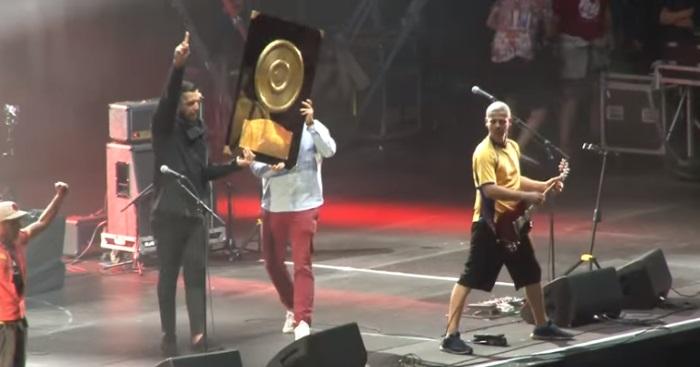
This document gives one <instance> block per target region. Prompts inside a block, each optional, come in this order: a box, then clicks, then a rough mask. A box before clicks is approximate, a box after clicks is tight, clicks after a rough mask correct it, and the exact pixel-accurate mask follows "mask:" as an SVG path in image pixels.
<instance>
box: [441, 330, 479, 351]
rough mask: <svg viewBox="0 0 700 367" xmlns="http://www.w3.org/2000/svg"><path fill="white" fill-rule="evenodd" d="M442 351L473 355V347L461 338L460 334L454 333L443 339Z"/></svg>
mask: <svg viewBox="0 0 700 367" xmlns="http://www.w3.org/2000/svg"><path fill="white" fill-rule="evenodd" d="M440 350H441V351H443V352H447V353H452V354H472V352H473V350H472V347H470V346H468V345H467V343H465V342H464V340H462V338H460V337H459V332H457V331H456V332H454V333H452V334H449V335H448V336H446V337H444V338H443V339H442V343H440Z"/></svg>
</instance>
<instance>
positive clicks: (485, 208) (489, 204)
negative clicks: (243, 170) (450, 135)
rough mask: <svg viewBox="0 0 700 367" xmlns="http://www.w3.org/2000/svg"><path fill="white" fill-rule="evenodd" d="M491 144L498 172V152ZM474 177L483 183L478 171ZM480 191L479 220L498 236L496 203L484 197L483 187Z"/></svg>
mask: <svg viewBox="0 0 700 367" xmlns="http://www.w3.org/2000/svg"><path fill="white" fill-rule="evenodd" d="M489 144H491V146H492V147H493V148H494V151H496V166H495V167H494V170H495V171H496V172H498V163H499V155H498V151H497V150H495V147H494V144H493V142H492V141H491V139H489ZM506 144H508V141H506ZM473 175H474V180H475V181H476V182H479V183H481V180H479V179H477V175H476V170H474V171H473ZM478 191H479V195H480V196H481V208H480V210H479V218H481V219H482V220H484V222H486V225H488V227H489V228H491V231H493V234H494V235H496V236H498V233H497V232H496V201H495V200H493V199H489V198H487V197H486V195H484V190H483V186H482V185H479V188H478Z"/></svg>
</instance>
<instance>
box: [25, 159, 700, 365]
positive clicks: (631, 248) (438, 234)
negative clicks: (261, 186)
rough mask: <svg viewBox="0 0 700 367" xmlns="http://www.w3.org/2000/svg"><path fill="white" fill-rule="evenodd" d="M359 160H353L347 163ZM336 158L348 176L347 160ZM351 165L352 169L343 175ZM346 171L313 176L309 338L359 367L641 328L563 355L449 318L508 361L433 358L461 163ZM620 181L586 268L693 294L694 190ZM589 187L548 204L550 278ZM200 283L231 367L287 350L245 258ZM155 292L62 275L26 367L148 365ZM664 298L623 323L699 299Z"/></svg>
mask: <svg viewBox="0 0 700 367" xmlns="http://www.w3.org/2000/svg"><path fill="white" fill-rule="evenodd" d="M373 154H375V153H372V152H369V153H359V154H357V155H355V156H354V157H353V158H352V159H353V162H354V159H358V156H359V157H360V158H362V157H365V156H369V157H370V158H371V156H372V155H373ZM383 154H385V153H383ZM339 159H340V160H343V159H346V160H347V161H348V162H349V161H350V158H349V157H347V158H343V157H340V158H339ZM364 162H367V161H364ZM593 163H595V161H594V162H593ZM353 164H354V165H356V166H355V169H351V168H352V165H353ZM359 165H361V163H348V164H345V165H344V167H343V169H342V170H341V169H339V168H333V165H332V164H328V165H326V167H327V168H326V167H324V169H326V172H325V177H326V186H325V190H326V193H327V195H328V202H327V205H326V206H325V207H324V209H323V211H322V214H321V225H320V232H319V234H318V236H317V239H316V243H315V248H316V254H315V266H316V268H315V272H316V301H315V314H314V320H313V329H314V330H316V331H318V330H323V329H327V328H331V327H333V326H337V325H341V324H345V323H348V322H357V323H358V324H359V326H360V329H361V331H362V336H363V340H364V343H365V346H366V348H367V350H368V352H369V365H370V366H372V367H379V366H398V365H399V364H398V359H399V358H400V357H401V356H404V355H407V354H414V355H416V356H418V357H419V358H421V359H423V360H425V361H430V362H434V363H442V364H450V365H459V366H466V365H476V364H478V363H485V362H497V361H501V360H503V359H508V358H512V357H517V356H523V355H528V354H532V353H540V352H546V351H551V350H555V349H557V348H562V347H576V346H585V345H587V343H590V342H594V341H596V340H600V339H604V338H611V337H613V338H614V337H619V338H620V340H626V341H629V340H630V338H634V334H629V333H631V332H635V331H641V330H644V329H646V328H645V327H640V326H634V325H625V324H622V323H617V322H615V323H613V322H601V323H595V324H589V325H585V326H581V327H577V328H575V329H571V331H573V332H574V333H575V334H576V340H574V341H572V342H566V343H551V342H539V341H533V340H531V339H529V334H530V332H531V329H532V327H531V325H528V324H526V323H525V322H524V321H523V320H522V319H521V318H520V317H518V316H504V317H500V318H495V319H482V318H474V317H470V316H469V315H464V318H463V319H462V324H461V331H462V334H463V336H464V337H465V338H467V339H469V338H471V337H472V335H473V334H474V333H492V334H501V333H503V334H505V335H506V337H507V339H508V341H509V343H510V346H508V347H489V346H479V345H477V346H475V347H474V350H475V354H474V355H473V356H455V355H450V354H446V353H443V352H440V351H439V350H438V345H439V339H440V336H441V335H442V334H443V332H444V324H445V314H446V309H447V302H448V299H449V294H450V291H451V289H452V285H453V283H454V281H455V280H456V277H457V276H458V275H459V273H460V271H461V270H462V268H463V263H464V261H465V256H466V249H467V247H466V244H467V243H468V240H469V237H468V226H469V220H470V219H469V218H470V216H471V209H470V208H471V200H472V197H473V193H472V192H471V190H472V189H471V187H472V186H471V185H469V181H468V180H469V172H468V164H467V166H466V169H465V170H461V169H460V170H459V175H461V176H459V179H455V180H450V179H449V176H448V175H438V174H433V173H435V172H437V171H440V172H443V171H444V170H445V169H447V170H450V169H452V170H454V168H450V167H440V166H439V165H438V166H437V167H432V168H433V170H430V169H428V170H427V171H424V170H423V168H418V167H416V166H415V164H414V163H412V162H408V163H406V164H405V166H404V168H403V171H399V173H395V174H394V173H387V172H386V171H384V170H382V169H380V167H379V166H378V165H377V164H374V166H375V167H374V173H376V174H373V173H371V172H372V170H371V169H370V170H369V172H370V173H367V174H366V175H360V176H358V175H357V172H359V170H358V169H357V166H359ZM370 165H371V163H370ZM635 167H636V168H632V169H630V168H627V167H626V165H624V164H621V163H615V162H613V164H612V165H611V167H610V170H609V174H608V177H607V179H606V182H605V186H604V191H603V201H602V204H603V205H602V207H601V209H602V213H603V222H602V223H600V225H599V227H598V231H597V236H596V247H595V251H594V252H595V255H596V256H597V258H598V259H599V261H600V264H601V265H602V266H618V265H622V264H624V263H626V262H628V261H629V260H631V259H633V258H635V257H637V256H639V255H641V254H642V253H644V252H646V251H648V250H652V249H655V248H661V249H662V250H663V251H664V254H665V256H666V260H667V262H668V265H669V268H670V270H671V273H672V275H673V287H674V288H675V289H676V290H678V291H679V292H680V293H683V294H691V295H692V294H696V293H697V292H698V291H700V267H698V266H697V264H699V263H700V251H698V246H699V245H700V239H699V238H698V233H699V230H698V218H700V205H698V204H700V202H699V201H700V186H699V185H698V184H697V183H691V182H683V181H678V180H676V179H673V178H671V177H668V176H667V175H666V174H665V173H664V172H663V169H662V168H661V167H660V166H659V165H646V164H644V163H642V164H637V165H635ZM370 168H372V167H370ZM428 168H430V167H428ZM574 169H575V168H574ZM462 171H464V172H462ZM352 172H355V174H353V173H352ZM365 172H366V171H365ZM453 172H454V171H453ZM574 172H576V171H574ZM597 173H598V172H597V168H596V166H595V164H591V165H590V168H589V169H588V170H584V172H580V171H579V173H578V174H576V173H575V174H573V175H572V176H571V178H570V180H569V182H568V187H567V192H566V193H565V194H564V195H563V196H561V197H560V198H559V199H558V202H557V206H556V215H555V234H556V237H555V256H554V257H555V273H556V274H558V275H559V274H561V273H562V272H563V271H565V270H566V268H568V267H569V266H570V265H572V264H573V263H575V262H576V261H577V260H578V258H579V255H580V254H581V253H583V252H586V251H587V250H588V247H589V245H590V242H591V225H592V223H591V218H592V211H593V206H594V198H595V189H596V183H597V179H598V177H597ZM241 175H243V174H241ZM462 176H464V177H462ZM533 176H536V175H533ZM246 180H247V179H246ZM374 180H376V181H374ZM243 186H244V188H243V189H241V190H242V191H241V192H242V193H241V192H239V193H241V196H245V193H246V192H249V193H250V196H251V197H253V198H254V197H255V193H254V186H251V187H252V188H253V189H252V190H248V191H246V190H247V189H246V188H245V185H243ZM239 199H240V200H241V201H245V200H244V199H241V198H239ZM543 213H544V212H543ZM543 213H542V214H538V215H537V217H536V221H537V225H536V228H535V230H534V232H533V239H534V242H535V244H536V252H537V256H538V258H539V259H540V261H541V264H542V268H543V275H544V278H545V280H548V279H550V276H551V275H550V274H549V273H550V271H549V269H550V264H548V261H547V259H548V251H549V246H548V244H549V232H548V225H547V223H548V221H547V217H546V215H545V214H543ZM237 219H238V220H237V222H236V225H235V228H236V234H237V238H238V239H239V240H240V239H241V238H243V237H244V236H245V235H246V234H247V233H248V232H249V230H250V228H252V227H253V223H254V221H253V219H254V218H253V217H250V216H247V215H241V217H240V218H237ZM249 247H250V248H254V247H255V244H250V246H249ZM579 271H585V269H583V268H582V269H579ZM210 273H211V283H212V298H211V299H212V301H213V302H212V309H213V314H211V315H210V316H212V317H211V318H212V319H213V327H210V331H211V333H212V334H213V337H214V338H215V339H216V342H217V343H218V344H220V345H223V346H225V347H230V348H237V349H239V350H240V352H241V356H242V359H243V364H244V366H253V367H258V366H265V365H266V363H267V362H268V361H269V360H270V359H271V358H272V357H273V356H274V355H275V354H276V353H277V351H279V350H280V349H281V348H282V347H284V346H285V345H287V344H289V343H290V342H291V341H292V336H290V335H284V334H282V333H281V326H282V323H283V319H284V310H283V308H282V307H281V306H280V304H279V302H278V299H277V296H276V294H275V292H274V289H273V288H272V286H271V284H270V282H269V280H268V277H267V275H266V273H265V270H264V268H263V266H262V264H261V263H260V262H259V261H258V257H257V255H256V254H255V253H247V254H245V256H244V257H243V259H241V260H239V261H235V262H228V261H227V259H226V257H225V256H220V255H213V256H212V259H211V262H210ZM156 281H157V272H156V271H155V268H154V267H147V268H146V271H145V273H144V274H143V275H142V276H140V275H138V274H135V273H127V272H119V271H115V272H106V273H105V272H101V271H100V267H99V264H98V260H97V259H89V260H88V261H85V262H81V263H78V264H76V265H70V266H69V272H68V275H67V279H66V285H65V287H64V288H63V289H62V290H59V291H54V292H51V293H46V294H43V295H39V296H35V297H31V298H30V299H29V300H28V305H29V316H28V317H29V323H30V334H29V335H30V337H29V348H28V349H29V350H28V352H29V366H36V367H38V366H52V367H61V366H71V367H80V366H130V367H132V366H155V364H156V363H157V362H158V361H159V360H161V358H160V355H159V341H160V327H159V317H158V305H157V300H156ZM510 282H511V280H510V277H509V276H508V274H507V272H506V271H502V272H501V274H500V276H499V283H498V285H497V286H496V287H495V288H494V290H493V292H492V293H490V294H488V293H483V292H473V293H472V295H471V296H470V297H469V299H468V302H469V303H476V302H481V301H486V300H489V299H492V298H499V297H506V296H515V297H522V296H523V294H522V292H515V291H514V289H513V287H512V285H510ZM183 293H184V292H183V289H182V287H180V288H179V291H178V309H177V310H178V333H179V337H180V339H179V345H180V349H181V350H182V351H183V352H186V351H187V343H188V334H189V332H188V323H187V317H186V309H185V306H184V304H185V302H184V294H183ZM669 296H670V301H671V302H672V303H673V304H676V305H678V306H679V307H678V308H668V309H654V310H651V311H625V312H624V313H623V318H626V319H650V318H658V319H660V320H662V321H664V322H665V323H667V324H668V325H671V326H673V325H674V323H678V322H683V321H687V320H694V319H700V311H698V310H697V309H693V308H692V307H688V308H687V309H686V308H683V307H684V306H688V305H690V306H694V305H696V304H698V303H699V302H700V298H699V297H697V296H695V297H689V298H686V297H681V296H679V295H678V294H676V293H673V292H672V293H671V294H670V295H669ZM647 332H654V331H647Z"/></svg>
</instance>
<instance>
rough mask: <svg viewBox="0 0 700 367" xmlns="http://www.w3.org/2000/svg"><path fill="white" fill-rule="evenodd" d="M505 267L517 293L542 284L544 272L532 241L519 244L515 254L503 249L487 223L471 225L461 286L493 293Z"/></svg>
mask: <svg viewBox="0 0 700 367" xmlns="http://www.w3.org/2000/svg"><path fill="white" fill-rule="evenodd" d="M504 264H505V266H506V269H508V273H510V276H511V277H512V278H513V283H515V289H520V288H521V287H524V286H526V285H530V284H534V283H539V282H540V281H541V280H542V270H541V269H540V265H539V263H538V262H537V258H535V251H534V250H533V248H532V243H531V242H530V238H529V237H527V236H526V237H525V238H524V239H523V240H522V241H521V242H520V245H518V249H517V250H516V251H515V252H509V251H508V250H507V249H506V248H505V246H504V245H502V244H499V243H498V242H497V241H496V236H495V235H494V233H493V231H492V230H491V228H489V226H488V225H487V224H486V222H484V221H478V222H474V223H472V239H471V242H470V248H469V257H468V258H467V262H466V263H465V264H464V272H463V273H462V275H461V276H460V277H459V281H458V283H459V284H461V285H463V286H465V287H468V288H473V289H480V290H482V291H486V292H490V291H491V290H492V289H493V286H494V284H495V283H496V279H497V278H498V273H499V272H500V271H501V268H502V267H503V265H504Z"/></svg>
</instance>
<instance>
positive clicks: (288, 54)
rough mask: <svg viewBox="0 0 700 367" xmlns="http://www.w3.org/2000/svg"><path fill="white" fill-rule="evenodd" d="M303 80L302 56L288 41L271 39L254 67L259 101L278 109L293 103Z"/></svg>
mask: <svg viewBox="0 0 700 367" xmlns="http://www.w3.org/2000/svg"><path fill="white" fill-rule="evenodd" d="M303 84H304V59H303V58H302V56H301V52H300V51H299V49H298V48H297V47H296V46H295V45H294V44H293V43H291V42H289V41H286V40H282V39H278V40H275V41H272V42H270V43H269V44H268V45H267V46H265V48H264V49H263V51H262V52H261V53H260V57H258V63H257V65H256V67H255V94H256V96H257V97H258V101H260V103H261V104H262V105H263V106H265V108H267V109H269V110H270V112H274V113H278V112H283V111H286V110H287V109H288V108H289V107H291V106H292V104H293V103H294V101H295V100H296V99H297V97H298V96H299V93H300V92H301V87H302V85H303Z"/></svg>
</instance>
